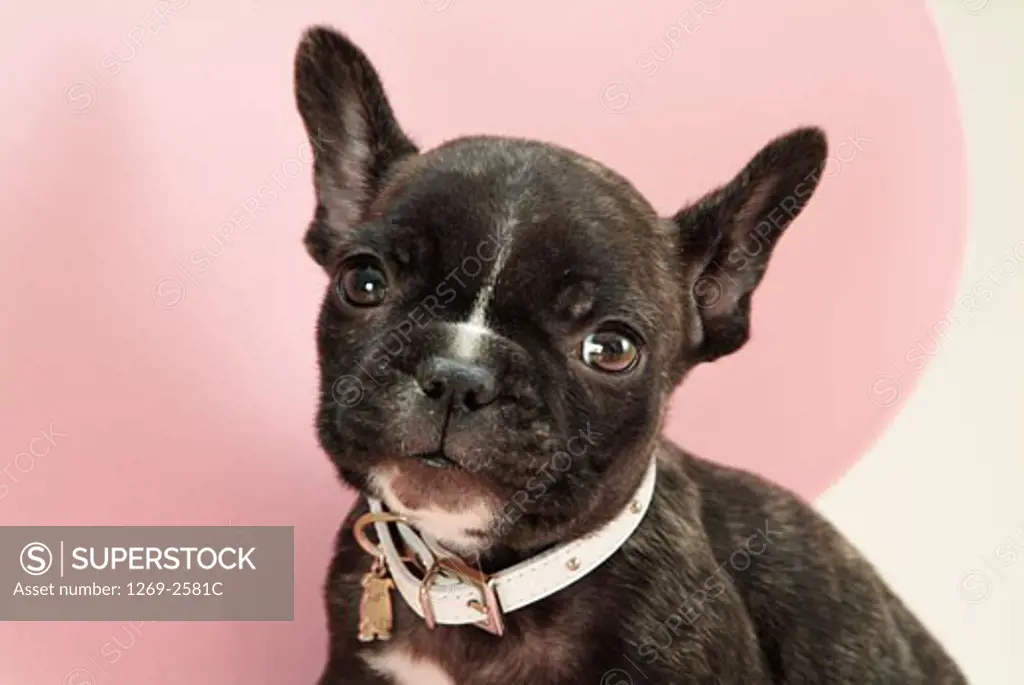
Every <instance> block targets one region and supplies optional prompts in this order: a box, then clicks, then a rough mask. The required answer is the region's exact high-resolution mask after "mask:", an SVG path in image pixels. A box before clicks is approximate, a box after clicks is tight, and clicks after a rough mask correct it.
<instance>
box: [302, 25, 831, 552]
mask: <svg viewBox="0 0 1024 685" xmlns="http://www.w3.org/2000/svg"><path fill="white" fill-rule="evenodd" d="M295 79H296V96H297V101H298V108H299V111H300V114H301V116H302V119H303V122H304V124H305V127H306V130H307V133H308V134H309V136H310V139H311V141H312V143H313V145H314V156H315V174H314V181H315V186H316V193H317V209H316V215H315V218H314V220H313V222H312V223H311V225H310V228H309V230H308V232H307V234H306V246H307V248H308V250H309V252H310V254H311V255H312V256H313V258H314V259H315V260H316V261H317V263H319V264H320V265H321V266H322V267H323V268H324V270H325V271H326V272H327V274H328V275H329V277H330V284H329V286H328V288H327V293H326V296H325V298H324V302H323V306H322V310H321V313H320V319H319V326H318V352H319V360H320V371H321V406H320V411H319V416H318V420H317V426H318V431H319V437H320V440H321V443H322V445H323V447H324V449H325V450H326V451H327V453H328V454H329V455H330V457H331V458H332V460H333V461H334V463H335V464H336V466H337V467H338V469H339V472H340V473H341V475H342V477H343V478H344V479H345V480H346V481H347V482H348V483H350V484H351V485H353V486H355V487H357V488H359V489H361V490H363V491H364V492H366V493H368V494H371V495H375V496H377V497H380V498H382V499H383V500H384V501H385V503H386V504H387V505H388V506H389V507H390V508H391V509H393V510H397V511H399V512H402V513H404V514H406V515H408V516H409V517H410V518H411V519H412V521H413V523H414V524H415V525H417V526H418V527H419V528H420V530H421V531H422V532H424V533H426V534H428V535H430V536H433V537H435V538H436V539H438V541H440V542H441V543H442V544H445V545H446V546H448V547H449V548H452V549H454V550H456V551H461V552H467V553H468V552H472V551H479V550H480V549H483V548H487V547H491V546H495V545H497V546H502V547H510V548H514V549H531V548H536V547H539V546H543V545H545V544H548V543H550V542H552V541H554V540H556V539H559V538H560V537H563V536H564V535H566V534H567V533H569V532H571V531H573V530H575V529H577V528H579V527H581V526H584V527H585V526H586V525H588V521H589V522H590V523H593V522H595V521H599V520H604V519H607V518H609V517H610V516H612V515H614V514H615V513H616V512H617V508H618V507H621V506H622V505H623V503H624V502H625V501H626V500H627V499H628V497H629V496H630V494H631V492H632V490H633V488H635V486H636V483H637V482H638V479H639V478H640V476H641V474H642V472H643V471H644V469H645V468H646V466H647V464H648V461H649V459H650V454H651V450H652V445H653V443H654V441H655V440H656V439H657V436H658V433H659V432H660V429H661V420H662V417H663V414H664V411H665V408H666V401H667V398H668V396H669V394H670V393H671V391H672V390H673V389H674V388H675V386H676V385H677V384H678V383H679V382H680V380H681V379H682V377H683V376H684V375H685V373H686V372H687V371H688V370H689V369H690V368H692V367H693V366H694V365H695V364H697V363H700V362H705V361H709V360H712V359H715V358H717V357H720V356H722V355H725V354H728V353H730V352H733V351H735V350H736V349H738V348H739V347H740V346H741V345H742V344H743V343H744V342H745V341H746V339H747V335H748V331H749V311H750V297H751V294H752V292H753V291H754V289H755V287H756V286H757V285H758V283H759V282H760V280H761V277H762V275H763V273H764V270H765V267H766V265H767V261H768V257H769V256H770V254H771V252H772V249H773V247H774V245H775V243H776V241H777V240H778V238H779V236H780V235H781V234H782V232H783V230H784V229H785V228H786V226H787V225H788V224H789V223H790V222H791V221H792V219H793V218H794V217H795V216H796V215H797V214H798V213H799V212H800V211H801V210H802V208H803V206H804V204H805V203H806V201H807V200H808V198H809V197H810V196H811V194H812V193H813V192H814V189H815V187H816V185H817V181H818V177H819V174H820V171H821V168H822V165H823V163H824V160H825V155H826V143H825V138H824V135H823V134H822V133H821V132H820V131H819V130H817V129H801V130H797V131H794V132H792V133H790V134H788V135H787V136H784V137H782V138H779V139H776V140H775V141H773V142H771V143H770V144H769V145H767V146H766V147H765V148H764V149H763V150H762V151H761V152H760V153H758V154H757V155H756V156H755V157H754V158H753V159H752V160H751V161H750V163H749V164H748V165H747V166H746V167H745V168H743V169H742V171H741V172H740V173H739V174H738V175H737V177H736V178H735V179H734V180H733V181H732V182H731V183H729V184H726V185H724V186H722V187H721V188H719V189H717V190H715V191H713V192H712V193H709V194H708V195H706V196H705V197H704V198H703V199H701V200H700V201H698V202H696V203H695V204H693V205H691V206H688V207H686V208H684V209H683V210H681V211H680V212H678V213H677V214H676V215H675V216H673V217H661V216H659V215H658V214H657V213H656V212H655V211H654V210H653V209H652V207H651V206H650V204H649V203H648V202H647V201H646V200H645V199H644V198H643V197H642V196H641V195H640V194H639V193H638V192H637V191H636V190H635V189H634V188H633V187H632V186H631V185H630V184H629V183H628V182H627V181H626V180H624V179H623V178H621V177H620V176H619V175H617V174H615V173H614V172H612V171H610V170H608V169H606V168H604V167H603V166H601V165H600V164H598V163H596V162H594V161H592V160H589V159H587V158H584V157H582V156H580V155H577V154H575V153H573V152H570V151H568V150H565V149H562V148H558V147H555V146H551V145H547V144H543V143H539V142H532V141H525V140H511V139H502V138H491V137H476V138H463V139H458V140H454V141H451V142H449V143H447V144H445V145H442V146H440V147H438V148H435V149H433V150H430V151H423V152H421V151H420V150H418V149H417V147H416V146H415V145H414V143H413V142H412V141H411V140H410V139H409V138H408V137H407V136H406V135H405V134H404V133H403V131H402V129H401V127H400V125H399V124H398V123H397V122H396V120H395V117H394V114H393V112H392V109H391V107H390V105H389V104H388V101H387V98H386V96H385V93H384V90H383V88H382V86H381V83H380V80H379V78H378V76H377V74H376V72H375V71H374V69H373V67H372V66H371V64H370V62H369V61H368V60H367V58H366V56H365V55H364V54H363V53H362V52H361V51H360V50H359V49H358V48H356V47H355V46H354V45H353V44H352V43H351V42H349V41H348V40H347V39H346V38H345V37H343V36H342V35H340V34H338V33H336V32H334V31H332V30H330V29H327V28H315V29H311V30H310V31H308V32H307V34H306V35H305V36H304V39H303V41H302V43H301V45H300V46H299V49H298V53H297V56H296V65H295ZM512 524H514V525H512Z"/></svg>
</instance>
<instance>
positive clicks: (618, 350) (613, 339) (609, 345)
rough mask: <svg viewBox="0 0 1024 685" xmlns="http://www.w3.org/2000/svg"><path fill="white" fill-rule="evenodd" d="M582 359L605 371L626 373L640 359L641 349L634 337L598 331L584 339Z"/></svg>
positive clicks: (581, 350) (615, 332) (616, 332)
mask: <svg viewBox="0 0 1024 685" xmlns="http://www.w3.org/2000/svg"><path fill="white" fill-rule="evenodd" d="M580 359H582V360H583V363H584V364H586V365H587V366H591V367H593V368H595V369H597V370H599V371H604V372H605V373H625V372H626V371H630V370H632V369H633V368H634V367H635V366H636V365H637V363H638V362H639V361H640V350H639V348H638V347H637V344H636V343H635V342H634V341H633V339H632V338H630V337H629V336H627V335H625V334H623V333H620V332H618V331H613V330H603V331H596V332H594V333H591V334H590V335H588V336H587V337H586V338H584V339H583V345H582V347H581V349H580Z"/></svg>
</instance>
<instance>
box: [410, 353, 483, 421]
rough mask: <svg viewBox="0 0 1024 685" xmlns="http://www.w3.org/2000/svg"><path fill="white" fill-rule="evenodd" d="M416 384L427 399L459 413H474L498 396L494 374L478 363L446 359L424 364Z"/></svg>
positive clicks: (433, 359)
mask: <svg viewBox="0 0 1024 685" xmlns="http://www.w3.org/2000/svg"><path fill="white" fill-rule="evenodd" d="M416 382H417V383H419V386H420V388H422V389H423V392H424V394H426V396H427V397H430V398H431V399H434V400H437V401H439V402H441V403H443V404H444V405H446V406H452V407H454V408H456V409H461V410H467V411H476V410H477V409H480V408H481V407H485V406H487V405H488V404H490V403H491V402H493V401H494V400H495V399H496V398H497V396H498V382H497V379H496V378H495V377H494V374H493V373H491V372H490V371H488V370H487V369H485V368H484V367H482V366H479V365H478V364H472V363H469V362H462V361H458V360H456V359H449V358H446V357H434V358H432V359H428V360H427V361H426V362H424V364H423V365H422V366H421V367H420V369H419V372H418V373H417V374H416Z"/></svg>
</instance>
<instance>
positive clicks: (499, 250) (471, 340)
mask: <svg viewBox="0 0 1024 685" xmlns="http://www.w3.org/2000/svg"><path fill="white" fill-rule="evenodd" d="M514 216H515V206H514V205H513V206H510V207H509V211H508V214H507V216H506V218H505V219H504V220H502V221H501V222H500V223H499V224H498V230H497V232H496V233H495V235H494V236H493V238H494V242H495V243H497V247H495V248H494V252H493V256H492V257H491V259H487V260H483V259H481V261H486V264H487V267H488V271H487V278H486V280H485V281H484V284H483V286H482V287H481V288H480V292H479V293H477V296H476V300H475V301H474V302H473V310H472V311H471V312H470V313H469V319H468V320H466V321H464V322H462V323H458V324H456V326H455V340H454V342H453V344H452V351H453V352H454V353H455V354H456V355H457V356H459V357H461V358H463V359H474V358H475V357H476V356H477V354H479V352H480V343H481V342H482V341H483V339H484V338H485V337H486V336H487V335H490V334H491V329H490V328H488V327H487V308H488V307H490V305H491V300H492V299H493V298H494V286H495V285H496V284H497V282H498V276H499V275H501V270H502V269H503V268H505V262H506V261H508V255H509V253H510V252H511V251H512V231H513V230H514V229H515V227H516V221H515V219H514V218H513V217H514ZM477 252H478V253H479V252H480V251H479V250H477Z"/></svg>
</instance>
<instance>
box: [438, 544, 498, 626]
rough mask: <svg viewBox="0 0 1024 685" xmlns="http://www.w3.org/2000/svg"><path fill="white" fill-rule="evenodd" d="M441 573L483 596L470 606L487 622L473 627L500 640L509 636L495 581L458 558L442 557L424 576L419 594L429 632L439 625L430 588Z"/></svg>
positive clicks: (480, 622)
mask: <svg viewBox="0 0 1024 685" xmlns="http://www.w3.org/2000/svg"><path fill="white" fill-rule="evenodd" d="M441 573H447V574H448V575H450V576H453V577H455V578H456V579H458V580H461V581H462V582H464V583H469V584H470V585H472V586H474V587H475V588H476V589H477V590H478V591H479V592H480V599H471V600H469V601H468V602H467V605H468V606H469V607H470V608H471V609H473V610H475V611H477V612H479V613H481V614H483V615H484V616H485V618H484V619H483V620H481V621H479V622H476V623H473V624H472V625H474V626H476V627H477V628H480V629H482V630H485V631H487V632H488V633H490V634H491V635H497V636H499V637H500V636H501V635H503V634H504V633H505V621H504V619H503V618H502V616H503V614H502V611H501V604H500V603H499V602H498V595H497V593H496V592H495V590H494V579H493V578H491V577H490V576H488V575H487V574H485V573H483V572H481V571H478V570H476V569H474V568H473V567H471V566H469V565H468V564H466V562H464V561H462V560H461V559H458V558H456V557H439V558H438V559H437V561H435V562H434V564H433V566H431V567H430V568H429V569H428V570H427V573H426V574H425V575H424V576H423V582H422V583H421V584H420V592H419V595H420V606H421V607H423V620H424V621H425V622H426V624H427V627H428V628H429V629H431V630H433V629H434V627H435V626H436V625H437V619H436V617H435V615H434V605H433V602H432V601H431V599H430V588H431V587H433V585H434V583H435V582H436V580H437V577H438V576H439V575H440V574H441Z"/></svg>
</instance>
